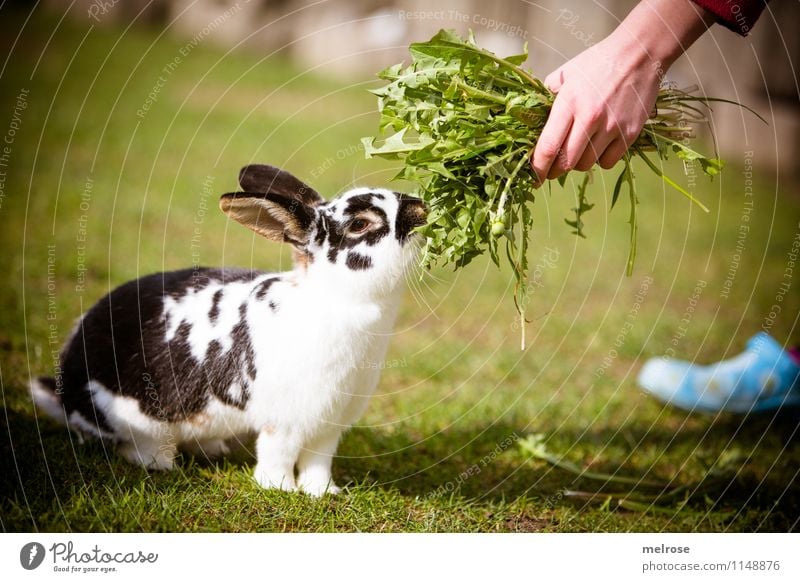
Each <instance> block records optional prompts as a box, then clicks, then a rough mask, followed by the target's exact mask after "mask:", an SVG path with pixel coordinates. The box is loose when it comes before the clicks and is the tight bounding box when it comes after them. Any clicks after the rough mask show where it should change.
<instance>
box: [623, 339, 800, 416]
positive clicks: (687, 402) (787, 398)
mask: <svg viewBox="0 0 800 582" xmlns="http://www.w3.org/2000/svg"><path fill="white" fill-rule="evenodd" d="M637 381H638V382H639V385H640V386H641V387H642V388H643V389H644V390H645V391H646V392H649V393H650V394H652V395H653V396H655V397H656V398H658V399H659V400H662V401H663V402H666V403H668V404H672V405H674V406H677V407H679V408H683V409H684V410H689V411H697V412H722V411H724V412H738V413H749V412H764V411H768V410H775V409H777V408H781V407H789V406H797V405H800V364H798V363H797V362H796V361H795V360H794V358H792V356H790V355H789V354H788V353H787V352H786V351H785V350H784V349H783V348H782V347H781V345H780V344H779V343H778V342H776V341H775V340H774V339H772V338H771V337H770V336H769V335H767V334H766V333H763V332H761V333H758V334H756V335H755V336H753V337H752V338H750V340H749V341H748V342H747V347H746V348H745V351H744V352H742V353H741V354H739V355H738V356H736V357H734V358H732V359H730V360H724V361H722V362H717V363H716V364H711V365H709V366H701V365H698V364H692V363H689V362H683V361H680V360H669V359H666V358H652V359H650V360H648V361H647V362H646V363H645V365H644V367H643V368H642V371H641V372H639V378H638V380H637Z"/></svg>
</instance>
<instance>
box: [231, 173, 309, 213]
mask: <svg viewBox="0 0 800 582" xmlns="http://www.w3.org/2000/svg"><path fill="white" fill-rule="evenodd" d="M239 185H240V186H241V187H242V190H245V191H246V192H265V193H267V192H269V193H272V194H279V195H281V196H286V197H287V198H294V199H296V200H300V201H301V202H302V203H303V204H308V205H309V206H316V205H317V204H319V203H320V202H322V201H323V198H322V196H320V195H319V193H318V192H317V191H316V190H314V189H313V188H312V187H311V186H309V185H308V184H306V183H304V182H302V181H301V180H299V179H297V178H295V177H294V176H292V175H291V174H290V173H289V172H286V171H284V170H281V169H280V168H276V167H275V166H268V165H266V164H251V165H249V166H245V167H244V168H242V169H241V170H240V171H239Z"/></svg>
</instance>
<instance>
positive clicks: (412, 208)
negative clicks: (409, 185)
mask: <svg viewBox="0 0 800 582" xmlns="http://www.w3.org/2000/svg"><path fill="white" fill-rule="evenodd" d="M396 194H397V199H398V202H399V203H400V207H399V208H398V209H397V221H396V224H395V234H396V236H397V240H398V241H400V243H402V244H405V243H407V242H408V241H409V240H411V239H412V238H419V234H418V233H417V232H416V231H415V229H416V228H418V227H420V226H424V225H425V222H426V221H427V218H428V209H427V208H426V207H425V203H424V202H423V201H422V200H420V199H419V198H416V197H414V196H409V195H407V194H401V193H399V192H397V193H396Z"/></svg>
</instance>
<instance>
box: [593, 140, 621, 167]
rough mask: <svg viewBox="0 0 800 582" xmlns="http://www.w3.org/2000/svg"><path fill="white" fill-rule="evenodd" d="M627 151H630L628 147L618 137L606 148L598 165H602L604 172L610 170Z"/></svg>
mask: <svg viewBox="0 0 800 582" xmlns="http://www.w3.org/2000/svg"><path fill="white" fill-rule="evenodd" d="M626 151H628V146H627V145H626V144H625V142H624V141H623V139H622V138H621V137H618V138H617V139H615V140H614V141H612V142H611V144H610V145H609V146H608V147H607V148H606V151H604V152H603V153H602V155H601V156H600V159H599V160H597V163H598V164H600V167H601V168H603V169H604V170H609V169H611V168H613V167H614V166H615V165H616V163H617V162H618V161H620V160H621V159H622V156H624V155H625V152H626Z"/></svg>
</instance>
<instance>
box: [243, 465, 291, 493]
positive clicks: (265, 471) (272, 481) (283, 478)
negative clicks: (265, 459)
mask: <svg viewBox="0 0 800 582" xmlns="http://www.w3.org/2000/svg"><path fill="white" fill-rule="evenodd" d="M253 478H254V479H255V480H256V482H257V483H258V484H259V485H261V486H262V487H263V488H264V489H279V490H281V491H296V490H297V485H295V482H294V476H293V475H291V474H287V473H285V472H284V471H280V470H275V469H273V468H271V467H264V466H262V465H260V464H259V465H256V468H255V471H253Z"/></svg>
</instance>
